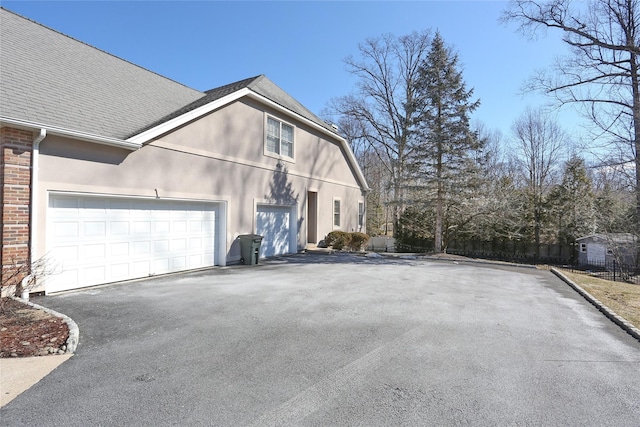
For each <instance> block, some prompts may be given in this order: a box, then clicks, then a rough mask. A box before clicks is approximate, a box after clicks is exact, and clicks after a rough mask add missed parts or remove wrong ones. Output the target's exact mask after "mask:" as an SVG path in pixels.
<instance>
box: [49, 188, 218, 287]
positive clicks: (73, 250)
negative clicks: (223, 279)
mask: <svg viewBox="0 0 640 427" xmlns="http://www.w3.org/2000/svg"><path fill="white" fill-rule="evenodd" d="M216 213H217V205H216V204H215V203H198V202H182V201H167V200H138V199H123V198H111V197H100V196H68V195H52V196H51V197H50V200H49V208H48V213H47V231H48V233H47V234H48V238H47V254H48V257H49V258H50V260H51V263H52V265H53V267H54V269H55V270H56V274H53V275H52V276H51V277H50V278H49V279H48V280H47V285H46V287H47V292H57V291H62V290H67V289H74V288H79V287H84V286H91V285H96V284H101V283H109V282H115V281H120V280H127V279H133V278H138V277H146V276H149V275H154V274H162V273H169V272H174V271H181V270H188V269H194V268H201V267H209V266H213V265H214V263H215V253H214V248H215V237H216V233H215V230H216Z"/></svg>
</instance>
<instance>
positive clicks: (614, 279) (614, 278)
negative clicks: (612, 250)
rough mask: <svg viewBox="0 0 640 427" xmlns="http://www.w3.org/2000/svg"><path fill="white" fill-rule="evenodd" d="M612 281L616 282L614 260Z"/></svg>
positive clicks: (614, 261) (614, 262)
mask: <svg viewBox="0 0 640 427" xmlns="http://www.w3.org/2000/svg"><path fill="white" fill-rule="evenodd" d="M613 281H614V282H615V281H616V260H615V259H614V260H613Z"/></svg>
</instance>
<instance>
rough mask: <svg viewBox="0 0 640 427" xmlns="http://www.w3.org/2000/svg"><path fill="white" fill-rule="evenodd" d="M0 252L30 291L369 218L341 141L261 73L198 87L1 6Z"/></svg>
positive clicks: (206, 262) (181, 262)
mask: <svg viewBox="0 0 640 427" xmlns="http://www.w3.org/2000/svg"><path fill="white" fill-rule="evenodd" d="M0 32H1V33H0V36H1V37H0V43H1V46H0V55H1V56H0V79H1V80H0V137H1V144H2V168H1V176H0V191H1V193H0V197H1V198H2V210H1V213H0V215H1V219H2V228H1V230H2V231H1V233H2V235H1V240H2V263H3V271H4V270H6V269H8V268H10V267H11V265H16V264H20V263H28V262H29V260H31V262H33V261H34V260H37V259H43V258H44V259H46V261H47V264H48V265H49V266H51V267H52V271H53V274H51V275H50V276H48V277H47V278H46V280H44V281H42V282H40V283H39V284H38V286H39V290H41V289H42V288H44V290H45V291H46V292H58V291H63V290H68V289H75V288H79V287H85V286H91V285H96V284H103V283H110V282H115V281H121V280H128V279H133V278H140V277H147V276H150V275H156V274H162V273H169V272H175V271H182V270H190V269H198V268H204V267H210V266H214V265H217V266H224V265H228V264H234V263H240V262H241V253H240V247H239V243H238V239H237V237H238V236H239V235H243V234H250V233H255V234H260V235H262V236H264V239H263V241H262V246H261V249H260V256H262V257H268V256H274V255H279V254H286V253H296V252H298V251H300V250H303V249H305V248H306V247H307V245H309V244H315V243H317V242H318V241H319V240H321V239H322V238H324V236H325V235H326V234H327V233H329V232H330V231H332V230H345V231H363V232H364V231H366V230H365V224H364V223H363V218H364V217H365V215H364V213H365V204H364V203H365V194H366V191H367V190H368V187H367V184H366V181H365V179H364V176H363V174H362V171H361V170H360V168H359V166H358V164H357V162H356V160H355V158H354V155H353V153H352V152H351V150H350V148H349V146H348V144H347V143H346V141H345V140H344V139H343V138H342V137H340V136H339V135H338V134H337V132H336V130H335V129H334V128H333V127H332V126H331V125H330V124H328V123H326V122H324V121H323V120H321V119H320V118H319V117H317V116H316V115H315V114H313V113H312V112H311V111H309V110H308V109H306V108H305V107H304V106H303V105H301V104H300V103H299V102H297V101H296V100H295V99H293V98H292V97H291V96H290V95H288V94H287V93H286V92H284V91H283V90H282V89H280V88H279V87H278V86H277V85H276V84H274V83H273V82H272V81H271V80H269V79H268V78H267V77H266V76H264V75H261V76H257V77H252V78H248V79H245V80H240V81H237V82H235V83H231V84H228V85H225V86H222V87H219V88H216V89H213V90H210V91H207V92H200V91H198V90H194V89H192V88H189V87H186V86H184V85H182V84H180V83H177V82H175V81H172V80H170V79H168V78H165V77H163V76H160V75H158V74H156V73H153V72H151V71H149V70H146V69H144V68H142V67H139V66H137V65H135V64H132V63H130V62H127V61H124V60H122V59H120V58H117V57H115V56H113V55H110V54H108V53H106V52H103V51H101V50H99V49H96V48H94V47H92V46H89V45H87V44H85V43H83V42H81V41H78V40H75V39H73V38H70V37H68V36H66V35H64V34H61V33H59V32H56V31H55V30H52V29H50V28H46V27H44V26H42V25H40V24H38V23H36V22H33V21H31V20H28V19H25V18H24V17H21V16H19V15H16V14H14V13H13V12H10V11H8V10H6V9H0Z"/></svg>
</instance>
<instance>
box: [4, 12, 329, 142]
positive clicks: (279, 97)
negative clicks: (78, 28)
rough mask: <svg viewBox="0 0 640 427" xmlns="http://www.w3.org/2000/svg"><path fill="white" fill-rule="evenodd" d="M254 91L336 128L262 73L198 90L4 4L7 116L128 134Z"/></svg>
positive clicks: (113, 134)
mask: <svg viewBox="0 0 640 427" xmlns="http://www.w3.org/2000/svg"><path fill="white" fill-rule="evenodd" d="M244 88H248V89H250V90H252V91H254V92H255V93H257V94H259V95H262V96H264V97H266V98H267V99H269V100H271V101H273V102H275V103H277V104H279V105H281V106H282V107H284V108H286V109H288V110H290V111H292V112H294V113H297V114H299V115H301V116H303V117H305V118H307V119H308V120H311V121H312V122H314V123H316V124H318V125H320V126H323V127H324V128H326V129H328V130H330V131H333V129H332V128H331V126H329V125H328V124H327V123H326V122H324V121H323V120H322V119H320V118H319V117H318V116H316V115H315V114H314V113H312V112H311V111H309V110H308V109H307V108H305V107H304V106H303V105H302V104H300V103H299V102H298V101H296V100H295V99H294V98H293V97H291V96H290V95H289V94H287V93H286V92H285V91H283V90H282V89H280V88H279V87H278V86H277V85H276V84H274V83H273V82H272V81H271V80H269V79H268V78H267V77H266V76H264V75H260V76H257V77H251V78H248V79H244V80H240V81H237V82H234V83H231V84H228V85H224V86H221V87H218V88H215V89H212V90H209V91H207V92H200V91H197V90H195V89H191V88H189V87H187V86H184V85H182V84H180V83H177V82H175V81H173V80H170V79H168V78H166V77H163V76H160V75H158V74H156V73H153V72H151V71H149V70H146V69H144V68H142V67H139V66H137V65H135V64H132V63H130V62H127V61H125V60H123V59H120V58H118V57H116V56H113V55H111V54H109V53H106V52H104V51H101V50H99V49H96V48H94V47H92V46H90V45H87V44H85V43H83V42H80V41H78V40H75V39H73V38H71V37H68V36H66V35H64V34H61V33H59V32H57V31H55V30H51V29H49V28H47V27H45V26H43V25H40V24H38V23H36V22H33V21H31V20H29V19H26V18H23V17H21V16H19V15H16V14H14V13H13V12H10V11H8V10H6V9H3V8H0V116H1V117H5V118H10V119H17V120H21V121H26V122H30V123H35V124H40V125H45V126H56V127H60V128H64V129H69V130H72V131H80V132H86V133H91V134H95V135H101V136H107V137H111V138H118V139H127V138H129V137H132V136H134V135H137V134H139V133H141V132H143V131H145V130H148V129H151V128H153V127H155V126H157V125H160V124H162V123H164V122H166V121H168V120H170V119H173V118H175V117H178V116H180V115H182V114H184V113H187V112H189V111H191V110H194V109H196V108H198V107H200V106H203V105H206V104H208V103H209V102H212V101H215V100H217V99H219V98H222V97H224V96H225V95H228V94H231V93H234V92H236V91H238V90H241V89H244Z"/></svg>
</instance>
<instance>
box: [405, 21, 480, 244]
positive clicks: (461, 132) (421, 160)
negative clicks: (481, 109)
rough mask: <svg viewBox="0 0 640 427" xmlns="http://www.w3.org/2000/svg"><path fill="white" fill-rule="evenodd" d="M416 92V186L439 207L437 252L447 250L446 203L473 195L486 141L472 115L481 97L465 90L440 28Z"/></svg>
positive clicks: (456, 58)
mask: <svg viewBox="0 0 640 427" xmlns="http://www.w3.org/2000/svg"><path fill="white" fill-rule="evenodd" d="M415 95H416V96H415V102H416V106H415V110H416V111H417V112H418V115H417V119H416V121H415V127H414V131H415V133H416V135H415V136H416V138H415V141H416V142H415V145H416V146H415V147H414V152H415V155H414V158H413V168H412V170H413V172H414V176H415V179H414V182H413V184H414V185H413V186H414V190H416V191H420V193H421V194H424V195H426V199H427V202H428V204H429V205H430V206H432V207H433V209H434V217H435V226H434V232H433V235H434V240H435V251H436V252H442V250H443V225H444V223H445V213H446V211H447V204H448V203H451V202H453V201H458V200H461V199H464V198H466V197H472V195H473V194H472V193H473V189H472V187H471V186H470V185H471V182H472V179H471V178H472V177H473V176H475V170H474V168H475V166H476V162H475V161H474V159H475V155H474V152H475V151H476V150H478V149H479V148H480V145H481V142H480V141H479V139H478V138H477V135H476V134H475V133H474V132H472V131H471V127H470V124H469V115H470V113H472V112H473V111H474V110H475V109H476V108H477V107H478V106H479V105H480V101H479V100H475V101H473V100H471V97H472V95H473V89H471V90H467V89H466V85H465V82H464V80H463V78H462V71H461V70H460V69H459V66H458V56H457V54H455V53H454V52H453V51H452V50H451V49H450V48H448V47H447V46H446V45H445V42H444V40H443V39H442V36H441V35H440V33H436V35H435V37H434V38H433V41H432V42H431V47H430V50H429V53H428V55H427V57H426V59H425V60H424V61H423V62H422V64H421V66H420V68H419V74H418V79H417V80H416V87H415ZM416 191H414V193H415V192H416Z"/></svg>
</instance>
